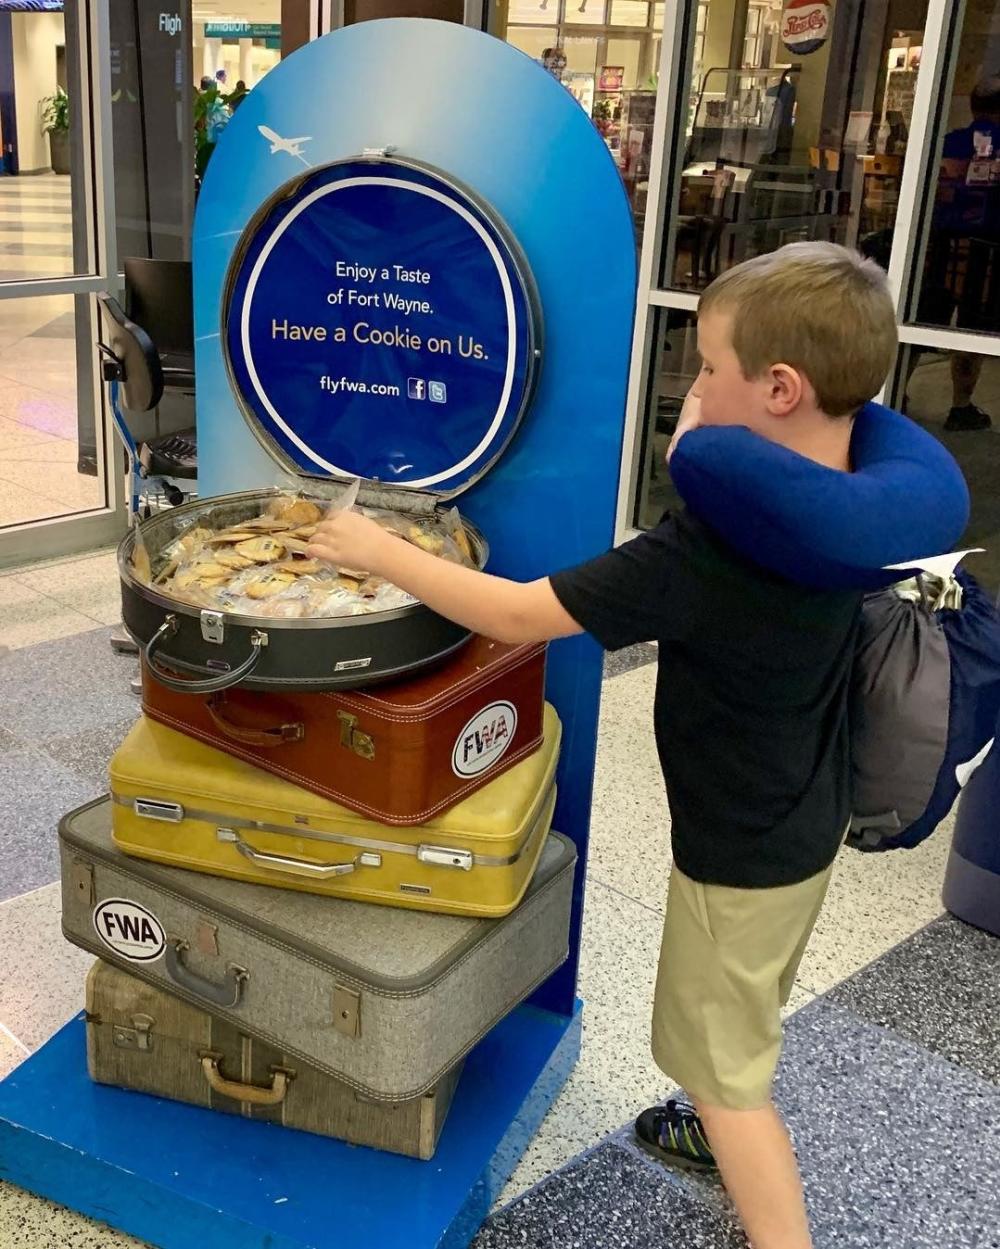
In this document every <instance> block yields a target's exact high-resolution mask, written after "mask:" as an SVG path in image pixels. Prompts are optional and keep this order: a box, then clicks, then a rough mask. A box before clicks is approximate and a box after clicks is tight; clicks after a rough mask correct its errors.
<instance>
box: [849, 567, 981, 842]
mask: <svg viewBox="0 0 1000 1249" xmlns="http://www.w3.org/2000/svg"><path fill="white" fill-rule="evenodd" d="M963 554H967V552H963ZM950 558H951V559H952V562H953V565H954V562H956V561H957V558H960V556H959V557H950ZM927 566H928V567H929V568H930V569H931V571H930V572H928V573H924V574H922V575H921V576H919V577H917V578H915V579H914V580H912V581H906V582H901V583H899V584H898V585H895V586H891V587H890V588H889V589H887V590H882V591H880V592H878V593H876V594H870V595H867V596H866V598H865V601H864V607H863V611H862V624H861V634H860V637H859V641H858V648H857V653H856V656H855V664H854V674H853V680H852V687H851V709H850V714H851V762H852V773H853V795H852V811H853V813H854V814H853V818H852V821H851V832H850V834H849V836H848V843H849V844H850V845H853V846H855V847H856V848H857V849H859V850H867V851H871V850H893V849H898V848H906V849H911V848H912V847H914V846H916V845H919V844H920V842H922V841H924V840H925V838H927V837H929V836H930V835H931V833H933V832H934V830H935V828H937V826H938V825H939V824H940V822H941V821H942V820H943V819H944V817H945V816H946V815H947V814H948V812H949V811H950V810H951V807H952V805H953V804H954V802H955V799H956V798H957V797H958V795H959V792H960V790H961V789H962V787H963V786H964V785H965V783H966V782H967V781H968V779H969V777H970V776H971V775H972V773H973V772H974V771H975V769H976V768H977V767H978V766H979V765H980V764H981V763H982V762H983V760H984V759H985V758H986V756H987V754H988V753H989V751H990V749H991V747H992V746H993V741H994V738H995V735H996V728H997V719H998V716H1000V616H998V614H997V611H996V609H995V608H994V606H993V604H992V602H991V601H990V599H989V598H988V596H987V595H986V594H985V592H984V591H983V590H982V588H981V587H980V585H979V584H978V582H976V581H975V580H974V578H972V577H970V576H969V575H968V574H967V573H965V572H962V571H959V570H957V569H954V571H951V572H949V571H947V570H946V569H943V568H942V567H941V565H940V563H939V562H938V561H935V560H931V561H927Z"/></svg>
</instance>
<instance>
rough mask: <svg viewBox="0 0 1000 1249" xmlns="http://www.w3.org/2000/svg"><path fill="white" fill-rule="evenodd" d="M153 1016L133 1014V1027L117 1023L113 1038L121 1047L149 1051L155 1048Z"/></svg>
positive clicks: (112, 1034) (113, 1030)
mask: <svg viewBox="0 0 1000 1249" xmlns="http://www.w3.org/2000/svg"><path fill="white" fill-rule="evenodd" d="M152 1032H153V1018H152V1016H151V1015H133V1016H132V1027H131V1028H126V1027H124V1026H123V1025H122V1024H115V1025H114V1027H113V1028H112V1029H111V1040H112V1043H113V1044H114V1045H117V1046H118V1048H119V1049H124V1050H143V1051H148V1050H151V1049H152V1048H153V1037H152Z"/></svg>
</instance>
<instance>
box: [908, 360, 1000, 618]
mask: <svg viewBox="0 0 1000 1249" xmlns="http://www.w3.org/2000/svg"><path fill="white" fill-rule="evenodd" d="M901 357H902V361H901V363H902V367H901V370H900V382H899V393H898V395H897V396H896V406H897V407H899V408H901V410H902V411H904V412H906V414H907V415H908V416H911V417H912V418H913V419H914V420H915V421H917V423H918V424H920V425H922V426H923V427H924V428H925V429H927V430H929V431H930V432H931V433H932V434H934V435H935V437H937V438H939V439H940V441H941V442H943V443H944V445H945V446H946V447H947V448H948V450H949V451H950V452H951V453H952V455H954V456H955V458H956V459H957V460H958V462H959V464H960V465H961V467H962V472H963V473H964V474H965V479H966V481H967V482H968V483H969V490H970V492H971V495H972V515H971V519H970V522H969V528H968V531H967V532H966V534H965V536H964V538H963V539H962V542H961V544H960V545H961V546H963V547H964V546H981V547H985V548H986V550H985V554H983V555H975V556H969V559H968V561H967V563H966V567H967V568H968V570H969V572H971V573H973V574H974V575H975V576H976V577H978V578H979V579H980V580H981V581H982V582H983V583H984V584H985V585H986V587H987V588H988V589H989V591H990V593H991V594H993V595H995V594H997V592H998V591H1000V434H998V433H997V432H996V430H995V429H993V428H992V427H991V426H990V425H988V424H980V425H979V426H975V427H974V426H972V425H962V424H956V423H955V422H953V421H951V420H950V419H949V415H950V413H951V412H953V411H954V409H955V405H956V400H961V399H963V398H965V397H967V396H968V395H969V394H970V393H974V394H975V397H976V402H977V404H980V405H982V409H983V410H985V411H992V412H993V413H995V414H997V415H1000V358H998V357H996V356H982V355H968V354H965V353H957V352H944V351H936V350H933V349H930V348H926V349H925V348H920V347H911V348H907V349H905V350H904V351H902V352H901Z"/></svg>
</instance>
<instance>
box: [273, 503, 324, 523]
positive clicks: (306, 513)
mask: <svg viewBox="0 0 1000 1249" xmlns="http://www.w3.org/2000/svg"><path fill="white" fill-rule="evenodd" d="M279 516H280V518H281V519H282V520H283V521H284V522H285V523H286V524H287V525H289V526H294V525H317V524H319V522H320V521H321V520H322V519H323V511H322V509H321V508H319V507H317V506H316V504H315V503H310V502H309V500H308V499H297V500H296V501H295V502H294V503H293V504H292V505H291V507H289V508H286V509H285V510H284V511H283V512H280V513H279Z"/></svg>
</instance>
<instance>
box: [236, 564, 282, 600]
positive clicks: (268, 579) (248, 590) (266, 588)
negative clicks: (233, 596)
mask: <svg viewBox="0 0 1000 1249" xmlns="http://www.w3.org/2000/svg"><path fill="white" fill-rule="evenodd" d="M294 580H295V576H294V574H293V573H290V572H284V571H282V572H277V571H275V570H274V569H269V570H268V571H267V572H261V573H258V574H257V575H256V576H255V577H251V578H250V580H249V581H248V582H247V583H246V585H245V586H244V587H243V593H244V594H245V595H246V596H247V598H257V599H260V598H273V597H274V595H275V594H280V593H281V591H282V590H284V589H285V588H286V587H287V586H290V585H291V584H292V582H293V581H294Z"/></svg>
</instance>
